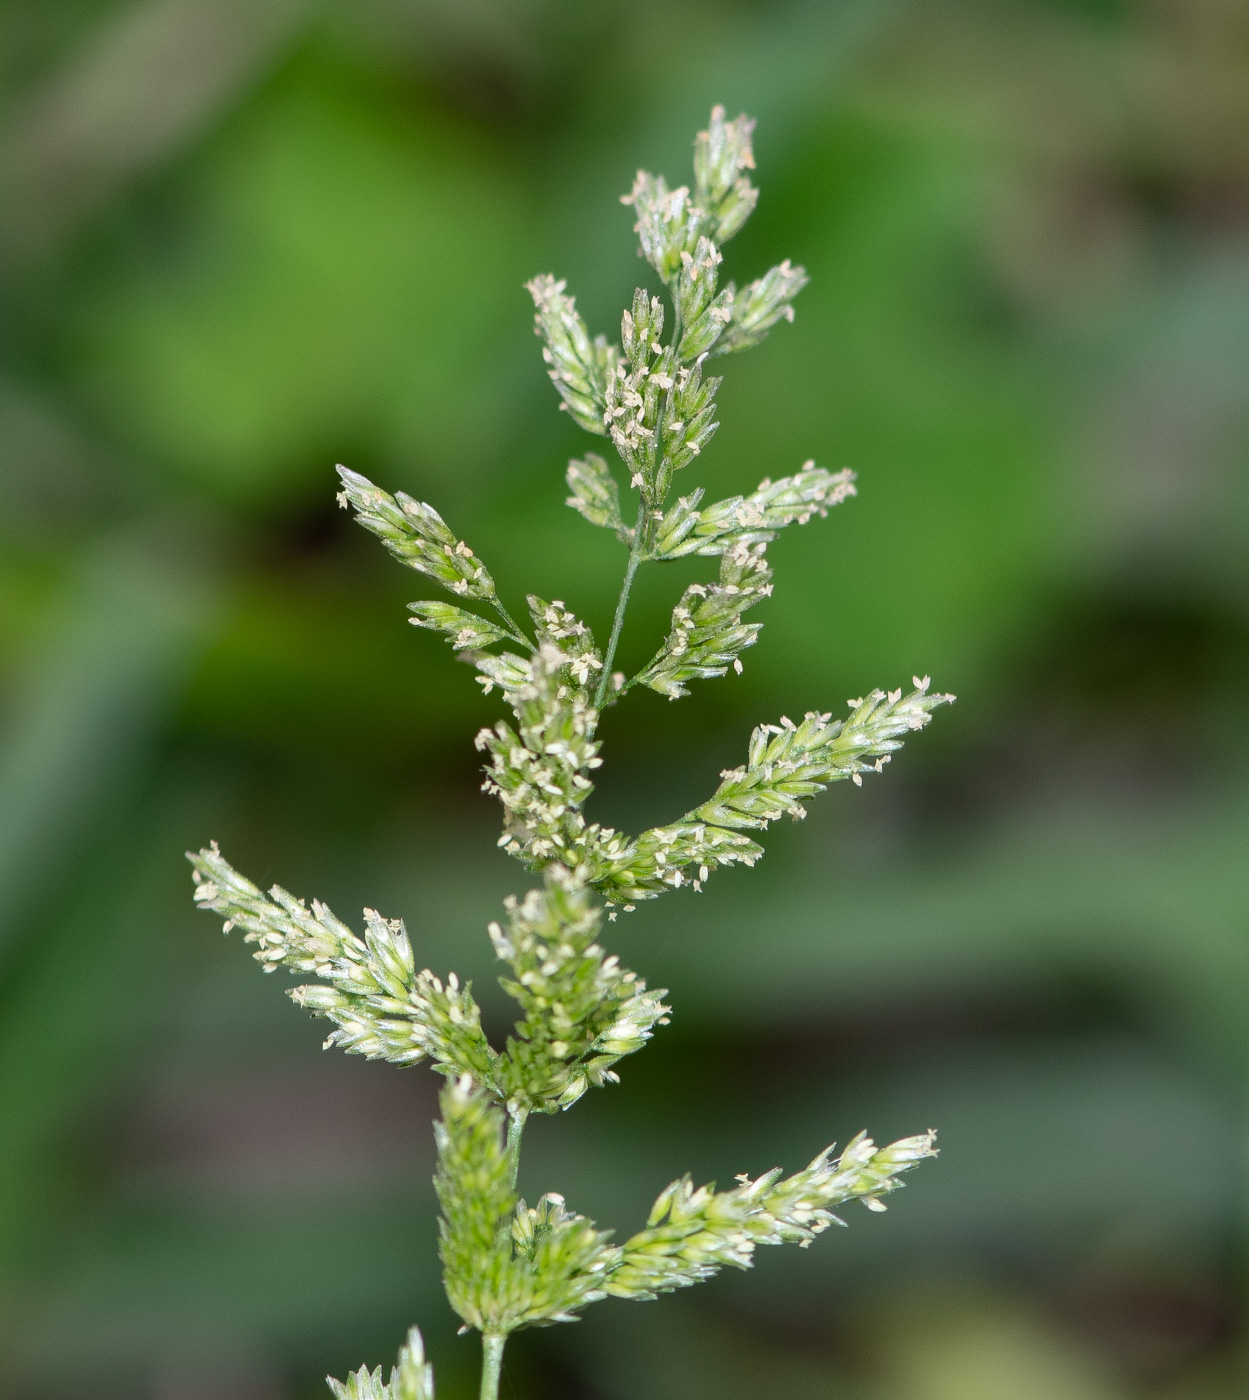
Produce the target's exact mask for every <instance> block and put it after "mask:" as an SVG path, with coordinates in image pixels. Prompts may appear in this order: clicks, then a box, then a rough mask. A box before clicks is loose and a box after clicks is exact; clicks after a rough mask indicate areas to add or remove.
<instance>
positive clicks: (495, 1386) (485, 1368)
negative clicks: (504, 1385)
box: [481, 1332, 507, 1400]
mask: <svg viewBox="0 0 1249 1400" xmlns="http://www.w3.org/2000/svg"><path fill="white" fill-rule="evenodd" d="M506 1345H507V1337H506V1336H498V1335H496V1334H494V1333H490V1332H487V1333H485V1334H484V1335H483V1336H482V1339H481V1400H499V1377H500V1375H502V1373H503V1348H504V1347H505V1346H506Z"/></svg>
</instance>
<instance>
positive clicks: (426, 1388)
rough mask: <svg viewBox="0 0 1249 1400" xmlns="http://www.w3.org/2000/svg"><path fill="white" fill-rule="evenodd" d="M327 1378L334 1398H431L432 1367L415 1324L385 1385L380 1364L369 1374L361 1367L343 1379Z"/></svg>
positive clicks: (432, 1399)
mask: <svg viewBox="0 0 1249 1400" xmlns="http://www.w3.org/2000/svg"><path fill="white" fill-rule="evenodd" d="M327 1379H328V1381H329V1386H330V1389H331V1390H332V1391H333V1392H334V1396H335V1400H434V1368H433V1367H432V1366H431V1365H430V1364H429V1362H428V1361H426V1360H425V1344H424V1342H423V1341H422V1340H421V1334H420V1331H419V1330H418V1329H417V1328H415V1327H413V1328H412V1329H411V1331H409V1333H408V1340H407V1341H406V1342H405V1343H404V1345H403V1349H402V1350H401V1351H400V1353H399V1360H398V1362H397V1363H396V1365H395V1368H394V1370H393V1371H391V1373H390V1380H389V1381H388V1382H387V1383H386V1384H385V1385H383V1384H382V1368H381V1367H380V1366H379V1367H378V1368H377V1370H376V1371H373V1372H372V1373H370V1372H369V1371H367V1370H366V1369H365V1368H364V1367H363V1366H361V1367H360V1369H359V1370H358V1371H357V1372H356V1373H355V1374H354V1375H351V1376H348V1377H347V1379H346V1381H336V1380H335V1379H334V1378H333V1377H332V1376H330V1377H327Z"/></svg>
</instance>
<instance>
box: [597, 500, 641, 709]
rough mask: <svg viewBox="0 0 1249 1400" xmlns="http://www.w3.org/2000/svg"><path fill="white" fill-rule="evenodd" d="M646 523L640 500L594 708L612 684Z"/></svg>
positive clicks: (601, 704) (599, 706)
mask: <svg viewBox="0 0 1249 1400" xmlns="http://www.w3.org/2000/svg"><path fill="white" fill-rule="evenodd" d="M645 524H646V500H645V498H643V499H641V500H639V501H638V518H637V524H636V525H635V526H634V527H633V543H632V545H630V547H629V566H628V568H627V569H625V576H624V583H623V584H622V585H621V587H620V598H619V600H618V601H617V603H616V616H615V618H614V619H613V620H612V625H611V637H610V639H609V640H608V643H607V653H606V655H605V656H604V657H603V674H602V675H601V676H600V677H599V681H598V690H597V691H596V692H595V694H594V708H595V709H596V710H601V709H602V708H603V701H604V699H605V698H606V696H607V687H608V686H609V685H610V684H611V664H612V662H613V661H614V660H615V659H616V646H617V643H618V642H619V641H620V629H621V628H622V627H623V626H624V615H625V608H626V606H627V605H628V602H629V590H630V589H631V588H632V587H633V575H634V574H636V573H637V571H638V565H639V564H640V563H641V562H642V537H643V534H644V529H643V527H644V526H645Z"/></svg>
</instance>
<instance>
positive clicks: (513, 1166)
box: [507, 1108, 529, 1190]
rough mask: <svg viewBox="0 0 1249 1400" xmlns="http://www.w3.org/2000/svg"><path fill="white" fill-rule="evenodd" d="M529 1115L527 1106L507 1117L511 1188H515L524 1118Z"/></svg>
mask: <svg viewBox="0 0 1249 1400" xmlns="http://www.w3.org/2000/svg"><path fill="white" fill-rule="evenodd" d="M528 1117H529V1110H528V1109H527V1108H521V1109H517V1111H516V1112H515V1113H510V1112H509V1114H508V1119H507V1158H508V1164H509V1170H510V1171H511V1176H512V1189H513V1190H515V1189H516V1177H517V1173H518V1172H519V1171H520V1139H521V1134H522V1133H523V1132H524V1131H525V1119H526V1118H528Z"/></svg>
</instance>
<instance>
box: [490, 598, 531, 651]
mask: <svg viewBox="0 0 1249 1400" xmlns="http://www.w3.org/2000/svg"><path fill="white" fill-rule="evenodd" d="M490 606H491V607H492V608H493V609H494V610H495V612H497V613H498V614H499V616H500V617H501V618H502V619H503V622H504V623H505V624H506V626H508V627H510V628H511V630H512V636H513V637H514V638H515V640H516V641H518V642H519V643H520V644H521V646H525V647H528V648H529V650H530V651H533V650H534V645H533V643H532V642H531V641H530V640H529V638H528V637H526V636H525V634H524V633H523V632H522V631H521V630H520V628H519V627H518V626H517V625H516V623H515V621H514V620H513V618H512V614H511V613H510V612H508V610H507V609H506V608H505V607H504V606H503V604H502V603H500V602H499V600H498V599H497V598H492V599H491V601H490Z"/></svg>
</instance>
